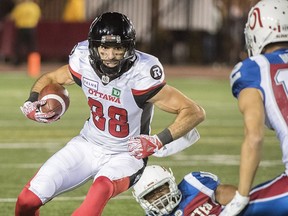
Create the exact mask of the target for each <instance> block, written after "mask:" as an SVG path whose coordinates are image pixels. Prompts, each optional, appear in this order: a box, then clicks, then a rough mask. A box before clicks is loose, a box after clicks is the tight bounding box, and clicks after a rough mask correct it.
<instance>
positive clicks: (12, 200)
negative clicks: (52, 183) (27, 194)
mask: <svg viewBox="0 0 288 216" xmlns="http://www.w3.org/2000/svg"><path fill="white" fill-rule="evenodd" d="M84 198H85V196H79V197H67V196H63V197H56V198H54V199H53V202H54V201H59V202H61V201H82V200H84ZM112 199H119V200H132V199H134V198H133V196H132V195H131V196H129V195H119V196H117V197H114V198H112ZM15 202H16V198H0V203H15Z"/></svg>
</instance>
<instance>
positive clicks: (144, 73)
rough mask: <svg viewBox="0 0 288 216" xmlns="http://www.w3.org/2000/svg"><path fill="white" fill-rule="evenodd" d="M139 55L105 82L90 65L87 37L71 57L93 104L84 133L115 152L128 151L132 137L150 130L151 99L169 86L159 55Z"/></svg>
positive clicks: (75, 74)
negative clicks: (127, 67) (165, 86)
mask: <svg viewBox="0 0 288 216" xmlns="http://www.w3.org/2000/svg"><path fill="white" fill-rule="evenodd" d="M136 57H137V58H136V60H135V63H134V64H133V66H132V67H131V68H130V69H129V70H128V71H127V72H125V73H123V74H122V75H121V76H120V77H118V78H116V79H114V80H112V81H110V82H109V83H108V84H107V85H104V84H103V83H102V82H101V78H100V77H99V76H98V75H97V74H96V73H95V71H94V69H93V68H92V66H91V65H90V62H89V49H88V41H87V40H86V41H83V42H80V43H78V44H77V45H76V46H75V47H74V49H73V50H72V52H71V54H70V56H69V69H70V72H71V73H72V75H73V77H74V80H75V82H76V83H77V84H78V85H79V86H81V87H82V90H83V92H84V94H85V96H86V98H87V102H88V105H89V107H90V118H89V119H88V120H87V121H86V123H85V124H84V127H83V129H82V130H81V135H82V136H83V137H84V138H85V139H87V140H88V141H89V142H92V143H94V144H96V145H100V146H102V147H103V148H105V149H107V150H111V151H112V152H114V151H115V152H119V151H127V141H128V138H129V137H131V136H136V135H139V134H149V133H150V123H151V121H152V117H153V105H152V104H151V103H148V102H147V100H148V99H150V98H151V97H153V96H154V95H155V94H157V93H158V92H159V91H160V90H161V89H162V87H163V86H164V85H165V82H164V72H163V66H162V64H161V63H160V62H159V60H158V59H157V58H156V57H154V56H152V55H149V54H146V53H143V52H140V51H136Z"/></svg>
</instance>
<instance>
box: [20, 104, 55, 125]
mask: <svg viewBox="0 0 288 216" xmlns="http://www.w3.org/2000/svg"><path fill="white" fill-rule="evenodd" d="M45 103H46V101H45V100H40V101H35V102H31V101H26V102H25V103H24V104H23V106H21V107H20V109H21V111H22V113H23V114H24V115H25V116H26V117H27V118H29V119H31V120H33V121H36V122H41V123H51V122H54V121H56V120H58V119H59V116H54V115H55V113H54V112H48V113H43V112H41V110H40V106H43V105H44V104H45Z"/></svg>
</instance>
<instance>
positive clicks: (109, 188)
mask: <svg viewBox="0 0 288 216" xmlns="http://www.w3.org/2000/svg"><path fill="white" fill-rule="evenodd" d="M92 187H93V188H97V192H98V193H100V194H105V196H106V195H108V194H109V195H110V197H111V196H112V194H113V192H114V185H113V182H112V181H111V180H110V179H109V178H107V177H105V176H100V177H98V178H96V179H95V181H94V183H93V186H92Z"/></svg>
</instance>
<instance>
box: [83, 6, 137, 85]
mask: <svg viewBox="0 0 288 216" xmlns="http://www.w3.org/2000/svg"><path fill="white" fill-rule="evenodd" d="M135 41H136V33H135V29H134V26H133V24H132V22H131V21H130V20H129V18H128V17H127V16H125V15H123V14H121V13H117V12H107V13H103V14H102V15H100V16H98V17H96V18H95V20H94V21H93V22H92V24H91V26H90V29H89V34H88V42H89V53H90V64H91V66H92V67H93V69H94V70H95V72H96V73H97V74H98V76H99V77H101V78H102V82H103V77H105V78H107V79H108V80H105V79H104V82H107V83H108V82H110V81H111V80H113V79H115V78H117V77H119V76H120V75H121V74H123V73H124V72H126V71H128V70H129V69H130V68H131V66H132V64H133V62H134V61H135ZM101 45H103V46H107V47H115V46H116V47H124V48H125V54H124V57H123V59H122V60H119V63H118V64H117V66H115V67H112V68H111V67H107V66H106V65H105V64H104V63H103V61H102V59H101V58H100V55H99V53H98V49H97V48H98V47H99V46H101Z"/></svg>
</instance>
